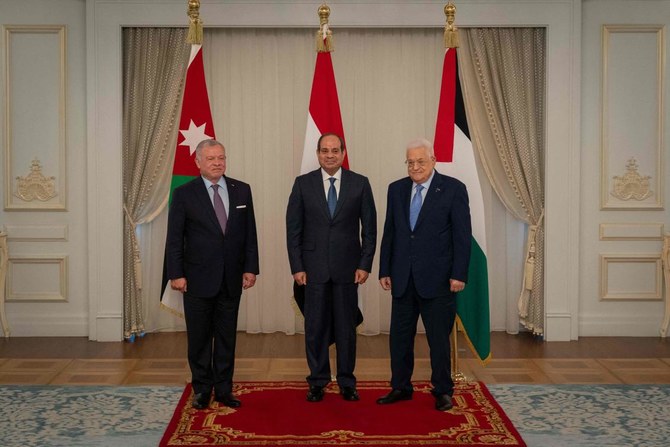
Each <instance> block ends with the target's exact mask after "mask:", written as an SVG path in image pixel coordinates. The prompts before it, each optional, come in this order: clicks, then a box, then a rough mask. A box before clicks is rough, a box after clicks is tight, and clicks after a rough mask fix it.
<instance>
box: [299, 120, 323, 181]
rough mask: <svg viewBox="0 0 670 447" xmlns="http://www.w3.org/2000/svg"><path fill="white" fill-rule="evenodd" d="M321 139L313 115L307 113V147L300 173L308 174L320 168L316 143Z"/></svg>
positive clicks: (305, 146)
mask: <svg viewBox="0 0 670 447" xmlns="http://www.w3.org/2000/svg"><path fill="white" fill-rule="evenodd" d="M319 137H321V131H319V127H318V126H317V125H316V123H315V122H314V118H312V114H311V113H309V112H308V113H307V129H306V130H305V145H304V146H303V152H302V163H301V165H300V173H301V174H306V173H308V172H311V171H313V170H315V169H318V168H319V160H318V159H317V158H316V143H317V142H318V141H319Z"/></svg>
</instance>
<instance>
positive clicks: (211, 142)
mask: <svg viewBox="0 0 670 447" xmlns="http://www.w3.org/2000/svg"><path fill="white" fill-rule="evenodd" d="M211 146H221V148H222V149H223V150H224V151H225V150H226V147H225V146H224V145H223V144H222V143H220V142H219V141H217V140H215V139H213V138H210V139H208V140H202V141H201V142H200V143H198V145H197V146H196V148H195V158H197V159H198V160H201V158H200V155H201V154H202V150H203V149H204V148H206V147H211Z"/></svg>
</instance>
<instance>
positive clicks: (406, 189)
mask: <svg viewBox="0 0 670 447" xmlns="http://www.w3.org/2000/svg"><path fill="white" fill-rule="evenodd" d="M413 187H414V183H413V182H412V180H411V179H410V178H409V177H407V181H406V182H405V185H403V187H402V188H401V190H400V203H402V206H401V209H402V211H403V213H404V216H405V223H406V224H407V228H409V229H410V230H411V226H410V224H409V202H410V198H411V197H412V188H413Z"/></svg>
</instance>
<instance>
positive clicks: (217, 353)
mask: <svg viewBox="0 0 670 447" xmlns="http://www.w3.org/2000/svg"><path fill="white" fill-rule="evenodd" d="M221 289H222V290H221V291H219V293H218V294H217V295H216V296H213V297H206V298H202V297H195V296H191V295H189V294H188V293H185V294H184V317H185V320H186V335H187V337H186V338H187V341H188V364H189V366H190V368H191V383H192V386H193V391H194V392H195V393H205V394H208V393H211V391H212V388H214V391H215V392H216V393H217V394H221V393H228V392H230V391H231V390H232V387H233V372H234V370H235V342H236V340H237V314H238V310H239V307H240V297H239V296H236V297H235V296H229V295H228V294H227V292H226V287H225V286H223V287H222V288H221Z"/></svg>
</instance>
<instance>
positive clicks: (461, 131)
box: [434, 48, 491, 363]
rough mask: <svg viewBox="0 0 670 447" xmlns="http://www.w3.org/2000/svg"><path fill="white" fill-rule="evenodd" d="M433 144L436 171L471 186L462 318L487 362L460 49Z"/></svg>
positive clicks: (484, 289) (482, 253)
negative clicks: (469, 247) (470, 224)
mask: <svg viewBox="0 0 670 447" xmlns="http://www.w3.org/2000/svg"><path fill="white" fill-rule="evenodd" d="M434 146H435V158H436V159H437V166H436V168H437V170H438V171H439V172H441V173H444V174H448V175H450V176H452V177H455V178H457V179H459V180H460V181H462V182H463V183H465V186H466V187H467V189H468V196H469V198H470V215H471V218H472V252H471V255H470V266H469V269H468V284H467V286H466V287H465V289H464V290H463V291H462V292H459V293H458V298H457V304H456V307H457V321H458V322H459V323H460V325H461V327H462V328H463V331H464V333H465V338H466V340H467V341H468V344H469V345H470V348H471V349H472V350H473V352H474V354H475V355H476V356H477V357H479V359H480V360H481V361H482V362H484V363H486V362H488V360H490V358H491V329H490V317H489V280H488V269H487V261H486V227H485V220H484V199H483V195H482V188H481V184H480V183H479V176H478V175H477V166H476V165H475V154H474V151H473V148H472V142H471V141H470V131H469V129H468V122H467V120H466V116H465V105H464V103H463V93H462V91H461V85H460V81H459V77H458V62H457V57H456V48H448V49H447V51H446V53H445V55H444V67H443V71H442V87H441V90H440V103H439V106H438V111H437V123H436V125H435V142H434Z"/></svg>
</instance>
